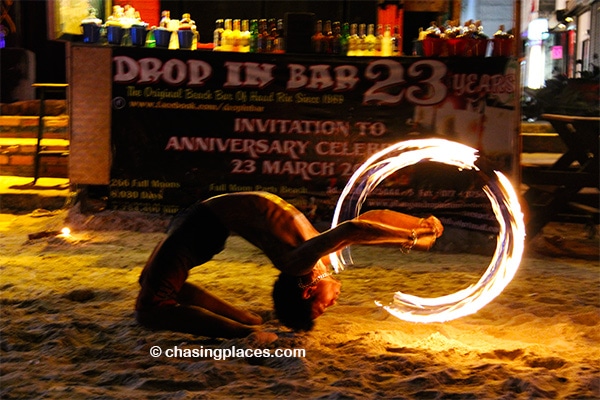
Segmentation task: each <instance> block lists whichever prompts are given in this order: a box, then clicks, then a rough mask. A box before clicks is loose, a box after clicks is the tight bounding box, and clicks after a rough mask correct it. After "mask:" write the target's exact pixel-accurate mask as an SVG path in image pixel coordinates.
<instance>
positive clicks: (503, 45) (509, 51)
mask: <svg viewBox="0 0 600 400" xmlns="http://www.w3.org/2000/svg"><path fill="white" fill-rule="evenodd" d="M492 42H493V44H494V50H493V51H492V55H493V56H494V57H510V56H512V55H513V46H514V43H515V40H514V38H503V37H495V38H494V39H493V40H492Z"/></svg>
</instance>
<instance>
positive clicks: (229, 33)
mask: <svg viewBox="0 0 600 400" xmlns="http://www.w3.org/2000/svg"><path fill="white" fill-rule="evenodd" d="M232 50H233V21H232V20H231V19H226V20H225V23H224V28H223V33H222V34H221V51H232Z"/></svg>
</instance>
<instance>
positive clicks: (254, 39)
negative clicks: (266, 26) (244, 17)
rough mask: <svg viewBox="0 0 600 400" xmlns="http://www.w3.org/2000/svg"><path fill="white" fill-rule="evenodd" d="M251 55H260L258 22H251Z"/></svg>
mask: <svg viewBox="0 0 600 400" xmlns="http://www.w3.org/2000/svg"><path fill="white" fill-rule="evenodd" d="M250 53H258V20H257V19H251V20H250Z"/></svg>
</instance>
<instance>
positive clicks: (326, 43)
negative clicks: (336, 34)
mask: <svg viewBox="0 0 600 400" xmlns="http://www.w3.org/2000/svg"><path fill="white" fill-rule="evenodd" d="M322 50H323V53H325V54H331V53H333V30H332V28H331V21H329V20H327V21H325V26H324V28H323V46H322Z"/></svg>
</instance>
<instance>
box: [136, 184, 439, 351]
mask: <svg viewBox="0 0 600 400" xmlns="http://www.w3.org/2000/svg"><path fill="white" fill-rule="evenodd" d="M442 231H443V227H442V224H441V223H440V221H439V220H438V219H437V218H435V217H433V216H431V217H429V218H426V219H424V218H417V217H413V216H409V215H405V214H401V213H398V212H394V211H389V210H373V211H368V212H366V213H364V214H362V215H360V216H358V217H356V218H354V219H352V220H349V221H345V222H343V223H341V224H339V225H338V226H336V227H335V228H333V229H330V230H327V231H325V232H323V233H319V232H318V231H317V230H316V229H315V228H314V227H313V225H312V224H311V223H310V222H309V221H308V219H307V218H306V217H305V216H304V214H302V213H301V212H300V211H299V210H298V209H296V208H295V207H294V206H293V205H291V204H289V203H287V202H286V201H285V200H283V199H281V198H280V197H278V196H276V195H274V194H271V193H267V192H240V193H229V194H224V195H220V196H216V197H212V198H209V199H207V200H204V201H199V202H197V203H196V204H194V205H193V206H192V207H190V208H189V209H188V210H186V211H185V212H183V213H182V214H181V215H179V216H176V217H175V218H174V219H173V221H172V223H171V226H170V227H169V229H168V231H167V236H166V237H165V239H163V240H162V241H161V242H160V243H159V244H158V245H157V246H156V248H155V249H154V252H153V253H152V255H151V256H150V258H149V260H148V262H147V263H146V266H145V267H144V269H143V271H142V273H141V276H140V279H139V282H140V285H141V290H140V292H139V295H138V298H137V302H136V319H137V320H138V322H140V323H141V324H142V325H144V326H146V327H149V328H152V329H166V330H172V331H180V332H186V333H192V334H196V335H201V336H209V337H223V338H232V337H245V336H248V335H251V334H252V335H254V336H255V337H256V338H257V339H258V340H260V341H271V340H274V339H276V337H277V336H276V335H275V334H274V333H271V332H264V331H262V330H261V329H260V327H259V325H261V324H262V322H263V321H262V319H261V317H260V316H259V315H257V314H255V313H252V312H250V311H247V310H243V309H240V308H237V307H235V306H233V305H231V304H229V303H227V302H226V301H224V300H221V299H219V298H217V297H216V296H214V295H212V294H210V293H208V292H207V291H206V290H204V289H202V288H200V287H198V286H196V285H194V284H192V283H190V282H187V278H188V272H189V270H191V269H192V268H194V267H195V266H198V265H201V264H204V263H206V262H208V261H209V260H210V259H211V258H212V257H213V256H214V255H215V254H217V253H219V252H220V251H222V250H223V249H224V246H225V241H226V239H227V237H228V236H229V235H230V232H233V233H236V234H238V235H239V236H241V237H242V238H244V239H245V240H247V241H248V242H250V243H251V244H253V245H255V246H256V247H258V248H259V249H260V250H262V251H263V253H264V254H265V255H266V256H267V257H268V258H269V259H270V261H271V262H272V263H273V265H274V266H275V268H277V269H278V270H279V271H280V272H281V273H280V275H279V277H278V279H277V281H276V282H275V285H274V288H273V300H274V307H275V314H276V315H277V318H278V319H279V320H280V322H281V323H283V324H284V325H286V326H288V327H289V328H292V329H294V330H310V329H312V327H313V325H314V319H316V318H317V317H319V316H320V315H322V314H323V313H324V311H325V309H326V308H327V307H329V306H331V305H333V304H334V303H335V301H336V300H337V298H338V296H339V293H340V286H341V284H340V282H339V281H338V280H336V279H334V278H333V277H332V276H331V273H330V272H328V271H329V267H330V263H329V258H328V257H327V255H328V254H330V253H332V252H335V251H338V250H341V249H343V248H344V247H346V246H349V245H351V244H383V243H387V244H398V245H400V246H401V248H402V249H403V250H405V251H406V250H411V249H415V250H428V249H430V248H431V246H432V245H433V244H434V243H435V240H436V238H438V237H439V236H440V235H441V234H442Z"/></svg>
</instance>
